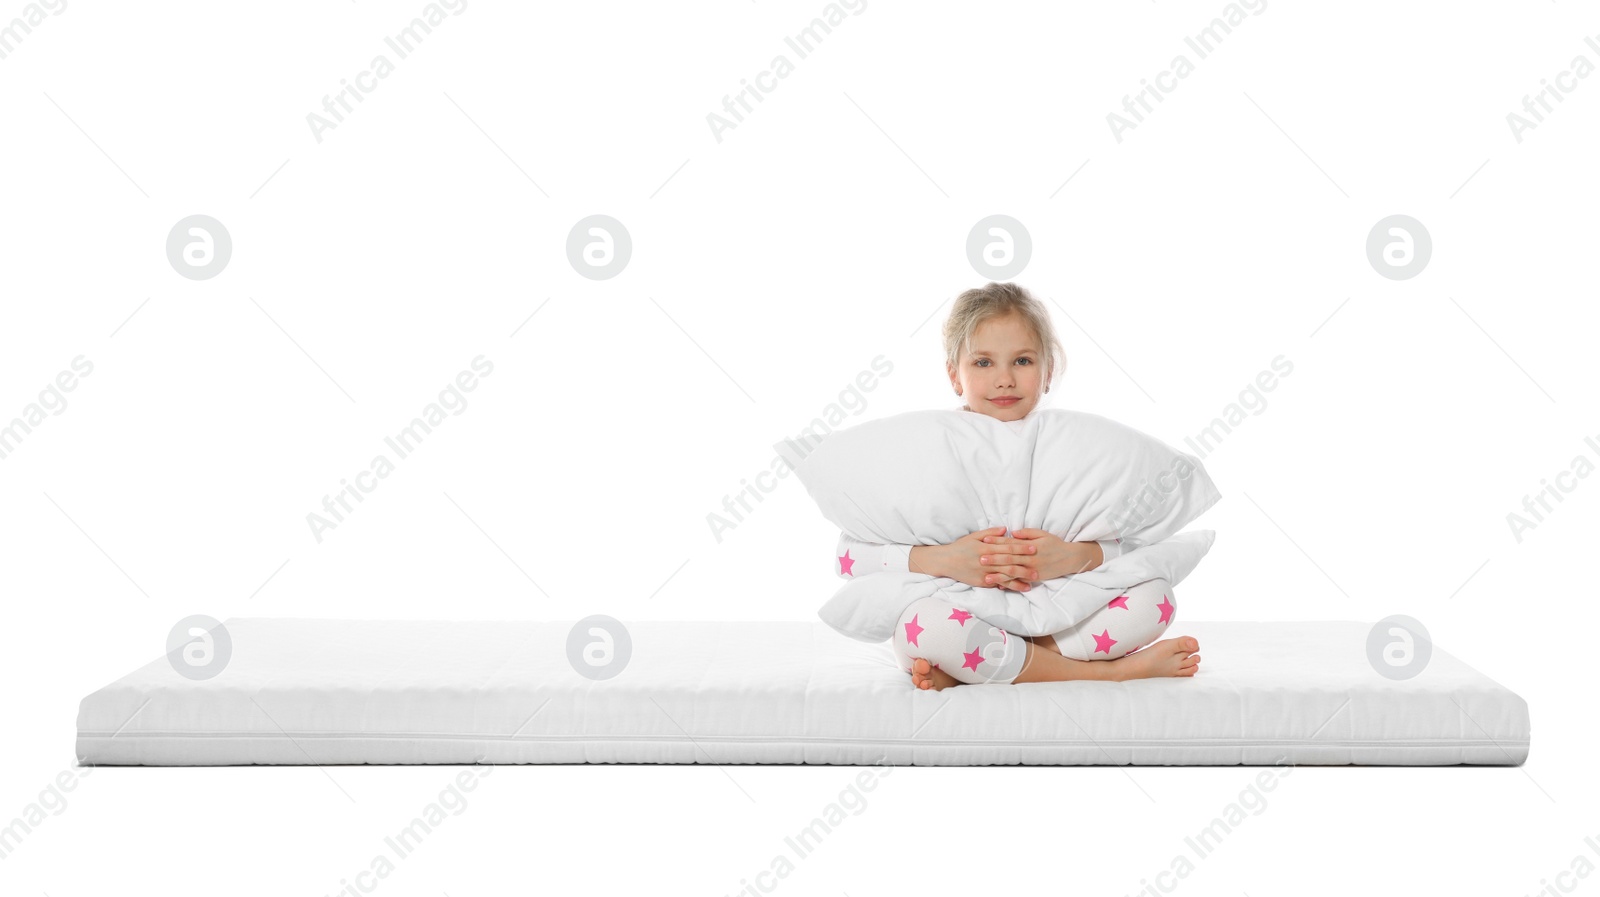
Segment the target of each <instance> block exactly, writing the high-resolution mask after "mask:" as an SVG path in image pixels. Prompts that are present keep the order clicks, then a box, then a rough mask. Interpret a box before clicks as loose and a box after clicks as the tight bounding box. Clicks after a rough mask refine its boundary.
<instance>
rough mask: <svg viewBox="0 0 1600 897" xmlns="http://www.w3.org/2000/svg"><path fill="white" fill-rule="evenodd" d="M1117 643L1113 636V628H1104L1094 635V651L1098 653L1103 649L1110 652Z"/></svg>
mask: <svg viewBox="0 0 1600 897" xmlns="http://www.w3.org/2000/svg"><path fill="white" fill-rule="evenodd" d="M1116 643H1117V640H1116V639H1114V638H1112V637H1111V630H1109V629H1106V630H1102V631H1101V633H1100V634H1099V635H1097V636H1095V637H1094V651H1095V653H1096V654H1098V653H1100V652H1101V651H1104V652H1106V653H1107V654H1110V653H1111V646H1112V645H1115V644H1116Z"/></svg>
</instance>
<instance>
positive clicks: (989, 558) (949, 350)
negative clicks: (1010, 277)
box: [838, 283, 1200, 689]
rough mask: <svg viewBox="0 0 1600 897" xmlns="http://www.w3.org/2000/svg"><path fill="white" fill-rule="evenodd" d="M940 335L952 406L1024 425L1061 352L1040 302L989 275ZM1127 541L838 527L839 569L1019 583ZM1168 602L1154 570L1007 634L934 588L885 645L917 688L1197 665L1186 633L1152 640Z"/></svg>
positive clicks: (1077, 567) (1086, 561) (1085, 566)
mask: <svg viewBox="0 0 1600 897" xmlns="http://www.w3.org/2000/svg"><path fill="white" fill-rule="evenodd" d="M944 346H945V363H946V368H947V371H948V373H949V375H950V385H951V386H953V387H954V388H955V391H956V395H959V396H962V397H964V398H965V399H966V402H965V404H964V405H962V407H961V408H960V409H958V410H961V411H968V412H976V413H978V414H987V415H989V416H990V417H993V418H995V419H996V420H1000V421H1004V422H1005V423H1006V424H1007V426H1010V427H1012V428H1013V429H1020V428H1021V427H1022V426H1023V418H1025V417H1027V416H1028V414H1029V412H1031V411H1033V410H1034V409H1035V408H1036V407H1038V404H1039V400H1040V397H1041V395H1042V394H1043V393H1048V392H1049V391H1050V383H1051V382H1052V381H1053V380H1054V378H1055V373H1056V361H1057V359H1059V358H1062V357H1063V355H1064V353H1063V352H1062V350H1061V343H1060V342H1059V341H1058V340H1057V339H1056V336H1055V329H1054V328H1053V327H1052V326H1051V323H1050V315H1049V313H1048V312H1047V311H1046V310H1045V307H1044V306H1043V305H1042V304H1041V303H1040V302H1039V301H1038V300H1036V299H1034V298H1033V296H1032V295H1030V294H1029V293H1028V291H1027V290H1025V289H1023V288H1022V287H1019V286H1016V285H1014V284H1009V283H990V284H988V285H987V286H984V287H980V288H977V289H971V290H967V291H966V292H964V293H962V294H961V295H960V296H958V297H957V298H956V302H955V306H954V307H953V308H952V309H951V310H950V317H949V318H948V319H947V320H946V321H945V324H944ZM1047 347H1048V349H1049V352H1048V354H1047V353H1046V352H1045V349H1046V348H1047ZM1041 359H1043V361H1044V363H1045V365H1046V367H1045V369H1044V370H1043V371H1041V370H1040V363H1041ZM1133 547H1134V546H1133V545H1132V544H1131V542H1126V543H1125V542H1122V541H1112V540H1108V541H1103V542H1065V541H1063V540H1062V539H1060V538H1059V537H1057V536H1055V535H1053V534H1051V533H1048V532H1046V531H1044V530H1039V529H1019V530H1013V531H1012V533H1011V535H1010V536H1006V535H1005V527H994V528H992V529H987V530H981V531H979V532H975V533H972V534H971V535H968V536H963V537H961V538H960V539H957V540H956V541H955V542H952V543H950V544H949V545H880V544H876V543H871V542H862V541H859V540H857V539H853V538H851V537H850V536H848V535H844V534H841V535H840V539H839V552H838V557H839V575H840V576H841V577H843V578H846V579H848V578H853V577H856V576H865V575H868V574H871V573H876V572H880V571H883V570H898V571H901V572H906V571H910V572H916V573H926V574H928V575H930V576H943V577H948V578H950V579H954V580H958V581H960V582H964V583H966V584H967V585H970V586H973V587H975V588H984V587H988V588H1001V589H1011V590H1014V591H1021V592H1026V591H1028V590H1029V589H1031V588H1032V583H1034V582H1040V581H1043V580H1047V579H1055V578H1057V577H1060V576H1066V575H1069V574H1073V573H1080V572H1082V571H1084V570H1093V569H1094V568H1096V567H1098V566H1100V565H1101V564H1102V563H1104V562H1105V561H1106V560H1109V559H1110V558H1114V557H1116V556H1117V555H1119V554H1121V553H1122V552H1123V551H1124V550H1125V549H1126V550H1131V549H1132V548H1133ZM1176 607H1177V602H1176V600H1175V599H1174V598H1173V594H1172V587H1171V586H1170V585H1169V584H1167V583H1166V582H1165V581H1164V580H1160V579H1154V580H1150V581H1148V582H1143V583H1139V584H1138V585H1136V586H1133V587H1132V588H1130V589H1128V590H1127V591H1126V592H1125V593H1123V594H1121V595H1118V596H1117V597H1116V598H1114V599H1112V600H1111V601H1110V602H1109V603H1108V604H1107V605H1106V606H1105V607H1103V608H1100V609H1099V610H1096V611H1095V612H1094V613H1092V614H1090V615H1089V616H1088V617H1086V618H1084V619H1083V620H1080V621H1079V622H1078V623H1077V625H1075V626H1073V627H1072V628H1071V629H1066V630H1063V631H1061V632H1057V633H1054V634H1053V635H1042V636H1036V637H1025V636H1018V637H1016V638H1012V637H1011V636H1010V635H1009V634H1008V633H1007V632H1006V631H1005V630H1004V629H1002V628H1001V627H999V626H996V625H992V624H991V623H989V622H986V621H984V620H982V619H979V618H978V617H975V616H973V615H972V614H970V613H968V612H967V611H966V610H964V609H962V608H960V607H957V606H955V605H953V604H951V603H950V602H949V601H948V600H946V599H944V598H942V597H940V596H937V595H935V596H932V597H928V598H923V599H921V600H919V601H916V602H914V603H912V605H911V606H910V607H907V608H906V609H905V613H903V614H902V615H901V617H900V621H899V624H898V625H897V626H896V627H895V635H894V638H893V639H892V642H891V646H892V648H893V651H894V655H895V657H896V659H897V660H899V662H900V667H901V668H902V669H904V670H907V671H908V672H910V673H911V681H912V683H913V684H914V685H915V686H916V687H917V688H934V689H942V688H946V687H948V686H951V685H961V684H967V683H980V682H981V683H1001V684H1007V683H1013V682H1059V681H1062V680H1066V679H1105V680H1115V681H1121V680H1127V679H1144V678H1150V677H1155V676H1193V675H1194V674H1195V671H1196V670H1197V669H1198V668H1199V664H1200V655H1199V654H1197V653H1195V652H1197V651H1199V650H1200V643H1199V642H1198V641H1196V640H1195V639H1193V638H1191V637H1189V636H1184V637H1182V638H1174V639H1166V640H1164V641H1159V642H1158V641H1156V637H1157V636H1159V635H1161V634H1162V633H1163V632H1165V631H1166V630H1167V627H1168V626H1170V625H1171V624H1172V620H1173V618H1174V614H1175V612H1176ZM1152 642H1154V644H1152ZM1146 645H1148V646H1149V647H1146V648H1144V650H1142V651H1141V650H1139V649H1140V648H1141V647H1143V646H1146ZM1136 651H1137V652H1138V653H1134V652H1136Z"/></svg>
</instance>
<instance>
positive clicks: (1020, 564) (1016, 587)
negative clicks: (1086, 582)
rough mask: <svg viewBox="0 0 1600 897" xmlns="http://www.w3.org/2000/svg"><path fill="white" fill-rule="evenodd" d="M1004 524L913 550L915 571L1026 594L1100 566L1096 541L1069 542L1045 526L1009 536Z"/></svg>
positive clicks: (983, 586)
mask: <svg viewBox="0 0 1600 897" xmlns="http://www.w3.org/2000/svg"><path fill="white" fill-rule="evenodd" d="M1005 531H1006V528H1005V527H1003V526H995V527H990V528H989V529H985V530H979V531H977V532H975V533H970V534H968V535H965V536H962V537H961V538H959V539H957V540H956V541H954V542H951V543H950V544H948V545H915V546H912V548H911V557H910V569H911V572H913V573H926V574H928V575H930V576H944V577H948V578H950V579H954V580H956V581H958V582H964V583H966V584H967V585H969V586H973V587H975V588H1000V589H1009V590H1011V591H1016V592H1026V591H1028V590H1029V589H1030V588H1032V587H1033V583H1035V582H1042V581H1044V580H1047V579H1056V578H1057V577H1061V576H1069V575H1071V574H1073V573H1082V572H1083V571H1085V570H1093V569H1094V568H1096V567H1098V566H1100V563H1101V561H1102V560H1103V554H1102V552H1101V551H1100V546H1099V545H1098V544H1097V543H1095V542H1067V541H1065V540H1063V539H1062V538H1060V537H1059V536H1057V535H1055V534H1054V533H1050V532H1046V531H1045V530H1042V529H1032V528H1023V529H1016V530H1012V531H1011V535H1010V536H1006V535H1003V533H1005Z"/></svg>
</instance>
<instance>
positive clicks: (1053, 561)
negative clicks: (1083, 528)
mask: <svg viewBox="0 0 1600 897" xmlns="http://www.w3.org/2000/svg"><path fill="white" fill-rule="evenodd" d="M982 541H983V542H984V543H985V544H987V545H989V546H990V549H989V551H990V554H989V555H988V557H989V560H990V562H993V563H995V564H997V565H1000V566H1001V567H1002V569H1003V568H1004V566H1005V565H1007V564H1012V563H1014V562H1015V561H1016V559H1017V556H1018V555H1023V554H1026V555H1028V556H1029V562H1030V563H1031V564H1032V565H1033V567H1034V568H1035V569H1036V571H1037V574H1038V575H1036V576H1031V577H1029V578H1028V580H1027V581H1028V582H1038V581H1041V580H1046V579H1057V578H1059V577H1062V576H1070V575H1072V574H1074V573H1082V572H1083V571H1085V570H1093V569H1094V568H1096V567H1098V566H1100V563H1101V561H1102V560H1103V559H1104V555H1103V553H1102V552H1101V551H1100V546H1099V545H1098V544H1096V543H1094V542H1067V541H1065V540H1063V539H1062V538H1061V537H1060V536H1057V535H1056V534H1054V533H1051V532H1048V531H1046V530H1042V529H1033V528H1030V527H1024V528H1022V529H1014V530H1012V531H1011V536H999V535H986V536H984V537H982ZM1001 587H1002V588H1005V587H1006V586H1005V585H1004V584H1002V586H1001Z"/></svg>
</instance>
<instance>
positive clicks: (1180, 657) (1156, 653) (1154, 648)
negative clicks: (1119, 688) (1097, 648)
mask: <svg viewBox="0 0 1600 897" xmlns="http://www.w3.org/2000/svg"><path fill="white" fill-rule="evenodd" d="M1199 650H1200V643H1199V642H1198V641H1196V640H1195V639H1194V638H1193V637H1192V636H1187V635H1186V636H1183V637H1181V638H1169V639H1162V640H1161V641H1159V642H1156V643H1155V644H1153V645H1146V646H1145V647H1143V648H1140V649H1139V651H1138V653H1136V654H1126V655H1124V656H1122V657H1119V658H1117V659H1116V660H1113V661H1111V662H1110V665H1111V666H1112V667H1113V668H1115V669H1116V670H1117V672H1118V674H1119V675H1118V678H1119V679H1124V680H1126V679H1154V678H1159V677H1163V676H1193V675H1194V674H1195V671H1196V670H1198V669H1199V668H1200V655H1199V654H1196V653H1195V652H1196V651H1199Z"/></svg>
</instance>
